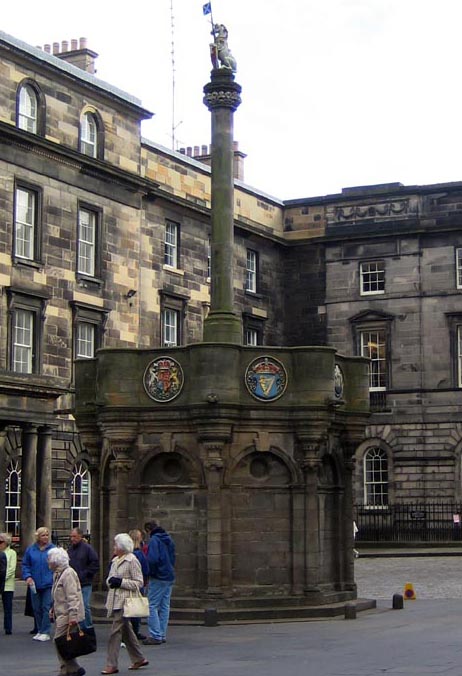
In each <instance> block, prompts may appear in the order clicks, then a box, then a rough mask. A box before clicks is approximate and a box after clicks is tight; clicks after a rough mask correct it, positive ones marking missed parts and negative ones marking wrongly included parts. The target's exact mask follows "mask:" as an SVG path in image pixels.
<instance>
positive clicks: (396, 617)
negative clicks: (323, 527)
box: [0, 556, 462, 676]
mask: <svg viewBox="0 0 462 676" xmlns="http://www.w3.org/2000/svg"><path fill="white" fill-rule="evenodd" d="M461 572H462V558H460V557H458V556H456V557H425V558H360V559H358V560H357V561H356V573H357V583H358V587H359V592H360V595H361V596H365V597H373V598H377V599H378V608H377V610H375V611H367V612H365V613H360V614H358V617H357V619H356V620H344V619H343V618H342V619H334V620H332V619H330V620H323V621H310V622H290V623H274V624H259V625H253V624H252V625H240V626H220V627H213V628H206V627H172V628H171V630H170V634H169V639H168V643H167V644H165V645H163V646H160V647H146V648H145V652H146V656H147V657H148V659H150V661H151V664H150V665H149V667H147V668H145V669H143V670H140V674H141V673H142V672H143V673H144V674H155V673H158V674H161V675H162V676H249V675H250V676H280V675H281V674H283V676H383V675H384V674H385V675H386V676H427V675H431V676H440V675H442V676H461V674H462V623H461V618H462V590H461V587H462V585H461V584H460V578H461ZM406 582H413V584H414V586H415V589H416V594H417V600H416V601H406V602H405V607H404V609H403V610H392V609H391V598H392V596H393V594H394V593H396V592H401V593H402V590H403V587H404V584H405V583H406ZM30 628H31V620H30V618H25V617H24V616H23V615H22V613H18V614H17V615H16V616H15V627H14V634H13V635H12V636H8V637H7V636H3V635H0V676H9V675H10V674H12V675H14V676H45V675H47V676H48V675H50V674H56V673H57V663H56V658H55V655H54V651H53V648H52V645H51V644H50V643H37V642H36V641H32V639H31V637H30V635H29V634H28V630H29V629H30ZM107 632H108V627H107V626H104V625H103V626H101V625H100V626H98V627H97V633H98V638H99V643H100V649H99V650H98V652H97V653H95V654H94V655H90V656H87V657H84V658H82V660H81V662H82V665H84V666H85V668H86V670H87V674H88V675H93V674H99V673H100V671H101V668H102V667H103V666H104V664H105V643H106V638H107ZM128 666H129V659H128V656H127V654H126V651H125V650H121V658H120V664H119V669H120V673H121V674H127V675H128V673H131V672H129V671H128Z"/></svg>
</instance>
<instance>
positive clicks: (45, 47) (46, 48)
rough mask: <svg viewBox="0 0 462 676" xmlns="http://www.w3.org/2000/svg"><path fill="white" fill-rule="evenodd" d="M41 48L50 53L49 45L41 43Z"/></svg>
mask: <svg viewBox="0 0 462 676" xmlns="http://www.w3.org/2000/svg"><path fill="white" fill-rule="evenodd" d="M43 49H44V50H45V52H46V53H47V54H51V45H43Z"/></svg>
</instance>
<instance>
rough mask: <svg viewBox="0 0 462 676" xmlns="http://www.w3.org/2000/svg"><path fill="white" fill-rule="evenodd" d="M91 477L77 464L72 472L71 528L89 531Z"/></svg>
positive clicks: (86, 470) (83, 467)
mask: <svg viewBox="0 0 462 676" xmlns="http://www.w3.org/2000/svg"><path fill="white" fill-rule="evenodd" d="M90 479H91V477H90V472H89V471H88V468H87V467H86V466H85V465H84V464H83V463H78V464H76V465H75V466H74V469H73V470H72V482H71V528H81V529H82V530H83V532H84V533H88V532H89V529H90V495H91V493H90V490H91V480H90Z"/></svg>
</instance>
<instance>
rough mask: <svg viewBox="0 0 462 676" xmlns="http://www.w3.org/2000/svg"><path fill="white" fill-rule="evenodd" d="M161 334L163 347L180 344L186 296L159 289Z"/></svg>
mask: <svg viewBox="0 0 462 676" xmlns="http://www.w3.org/2000/svg"><path fill="white" fill-rule="evenodd" d="M159 294H160V317H161V322H160V324H161V327H160V330H161V336H160V344H161V345H162V346H163V347H175V346H176V345H181V343H182V340H183V321H184V316H185V311H186V304H187V302H188V300H189V298H188V297H187V296H181V295H179V294H172V293H167V292H166V291H163V290H161V291H159Z"/></svg>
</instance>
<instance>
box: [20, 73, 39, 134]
mask: <svg viewBox="0 0 462 676" xmlns="http://www.w3.org/2000/svg"><path fill="white" fill-rule="evenodd" d="M17 126H18V127H19V129H24V130H25V131H29V132H30V133H31V134H36V133H37V129H38V99H37V93H36V92H35V90H34V88H33V87H31V85H22V86H21V87H20V89H19V97H18V114H17Z"/></svg>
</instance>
